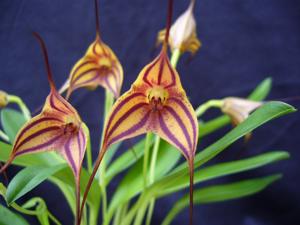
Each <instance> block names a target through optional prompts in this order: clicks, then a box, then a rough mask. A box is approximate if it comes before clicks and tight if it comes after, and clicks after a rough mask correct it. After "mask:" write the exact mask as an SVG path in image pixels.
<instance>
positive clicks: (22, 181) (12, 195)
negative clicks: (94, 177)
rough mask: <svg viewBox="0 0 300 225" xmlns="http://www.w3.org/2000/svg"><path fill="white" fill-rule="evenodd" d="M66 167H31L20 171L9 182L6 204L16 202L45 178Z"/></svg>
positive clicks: (63, 165)
mask: <svg viewBox="0 0 300 225" xmlns="http://www.w3.org/2000/svg"><path fill="white" fill-rule="evenodd" d="M65 167H67V165H66V164H62V165H58V166H57V165H55V166H51V167H45V166H31V167H27V168H25V169H23V170H21V171H20V172H19V173H18V174H17V175H16V176H14V178H13V179H12V180H11V182H10V183H9V185H8V187H7V191H6V201H7V203H8V204H11V203H12V202H14V201H16V200H17V199H19V198H20V197H22V196H23V195H25V194H27V193H28V192H29V191H31V190H32V189H33V188H35V187H36V186H38V185H39V184H41V183H42V182H43V181H45V180H46V179H47V178H49V177H50V176H52V175H53V174H54V173H56V172H57V171H59V170H61V169H63V168H65Z"/></svg>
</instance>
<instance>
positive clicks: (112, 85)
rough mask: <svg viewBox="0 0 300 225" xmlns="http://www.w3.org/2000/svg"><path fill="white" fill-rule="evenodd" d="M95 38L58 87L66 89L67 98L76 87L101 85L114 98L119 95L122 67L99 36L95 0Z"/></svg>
mask: <svg viewBox="0 0 300 225" xmlns="http://www.w3.org/2000/svg"><path fill="white" fill-rule="evenodd" d="M95 15H96V40H95V41H94V42H93V43H92V44H91V45H90V46H89V48H88V50H87V52H86V53H85V55H84V56H83V57H82V58H81V59H80V60H79V61H78V62H77V63H76V64H75V65H74V67H73V68H72V70H71V73H70V76H69V79H68V80H67V82H66V83H65V84H64V85H63V87H62V88H61V89H60V93H62V92H64V91H65V90H66V89H68V91H67V95H66V98H67V99H68V98H69V97H70V95H71V93H72V92H73V91H74V90H76V89H78V88H83V87H85V88H88V89H95V88H97V87H98V86H102V87H104V88H105V89H107V90H109V91H110V92H111V93H112V94H113V95H114V97H115V98H117V97H119V95H120V91H121V87H122V83H123V68H122V65H121V63H120V62H119V59H118V58H117V56H116V55H115V53H114V52H113V51H112V49H111V48H110V47H109V46H108V45H106V44H105V43H104V42H103V41H102V39H101V37H100V25H99V20H98V17H99V13H98V2H97V0H95Z"/></svg>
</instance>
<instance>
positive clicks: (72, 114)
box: [1, 33, 87, 217]
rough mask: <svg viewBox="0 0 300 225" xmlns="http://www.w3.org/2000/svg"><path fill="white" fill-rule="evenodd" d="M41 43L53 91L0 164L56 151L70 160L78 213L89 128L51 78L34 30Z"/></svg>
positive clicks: (47, 63)
mask: <svg viewBox="0 0 300 225" xmlns="http://www.w3.org/2000/svg"><path fill="white" fill-rule="evenodd" d="M34 36H35V37H36V38H37V39H38V41H39V42H40V44H41V47H42V50H43V54H44V58H45V63H46V67H47V74H48V81H49V83H50V94H49V95H48V97H47V99H46V101H45V105H44V107H43V109H42V112H41V113H40V114H38V115H37V116H35V117H33V118H32V119H30V120H29V121H28V122H27V123H26V124H25V125H24V126H23V127H22V128H21V129H20V131H19V133H18V134H17V136H16V139H15V141H14V144H13V149H12V152H11V155H10V158H9V159H8V161H7V162H6V164H5V165H4V166H3V167H2V168H1V172H3V171H4V170H5V169H6V168H7V167H8V166H9V165H10V164H11V162H12V161H13V160H14V159H15V158H16V157H17V156H20V155H24V154H31V153H38V152H45V151H56V152H58V153H59V154H61V155H62V156H63V157H64V158H65V160H66V161H67V162H68V164H69V166H70V167H71V170H72V171H73V173H74V176H75V181H76V199H77V200H76V204H77V217H78V215H79V206H80V190H79V183H80V171H81V168H82V161H83V158H84V154H85V149H86V143H87V130H86V129H87V128H86V126H85V124H84V123H83V122H82V121H81V119H80V117H79V115H78V113H77V111H76V110H75V108H74V107H73V106H72V105H71V104H70V103H69V102H67V101H66V100H65V99H64V98H63V97H62V96H61V95H60V94H59V93H58V92H57V90H56V88H55V84H54V81H53V78H52V73H51V70H50V65H49V62H48V55H47V50H46V46H45V44H44V42H43V40H42V38H41V37H40V36H39V35H38V34H37V33H34Z"/></svg>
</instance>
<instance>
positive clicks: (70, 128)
mask: <svg viewBox="0 0 300 225" xmlns="http://www.w3.org/2000/svg"><path fill="white" fill-rule="evenodd" d="M79 123H80V122H79V121H77V120H76V119H75V118H73V116H72V117H71V116H69V117H67V118H66V120H65V124H64V126H63V131H64V134H75V133H77V132H78V130H79V126H80V125H79Z"/></svg>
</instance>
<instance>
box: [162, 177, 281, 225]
mask: <svg viewBox="0 0 300 225" xmlns="http://www.w3.org/2000/svg"><path fill="white" fill-rule="evenodd" d="M280 178H281V175H278V174H277V175H272V176H267V177H263V178H256V179H249V180H243V181H239V182H235V183H230V184H222V185H215V186H210V187H206V188H202V189H198V190H196V191H195V192H194V204H207V203H212V202H221V201H227V200H233V199H237V198H242V197H246V196H249V195H253V194H255V193H257V192H259V191H262V190H263V189H265V188H266V187H267V186H269V185H270V184H272V183H273V182H274V181H276V180H278V179H280ZM188 206H189V196H188V195H185V196H184V197H183V198H181V199H180V200H179V201H177V203H176V204H175V205H174V206H173V208H172V209H171V210H170V212H169V213H168V215H167V216H166V218H165V220H164V221H163V223H162V225H169V224H170V223H171V222H172V221H173V219H174V218H175V217H176V216H177V215H178V214H179V213H180V211H181V210H183V209H184V208H186V207H188Z"/></svg>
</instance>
